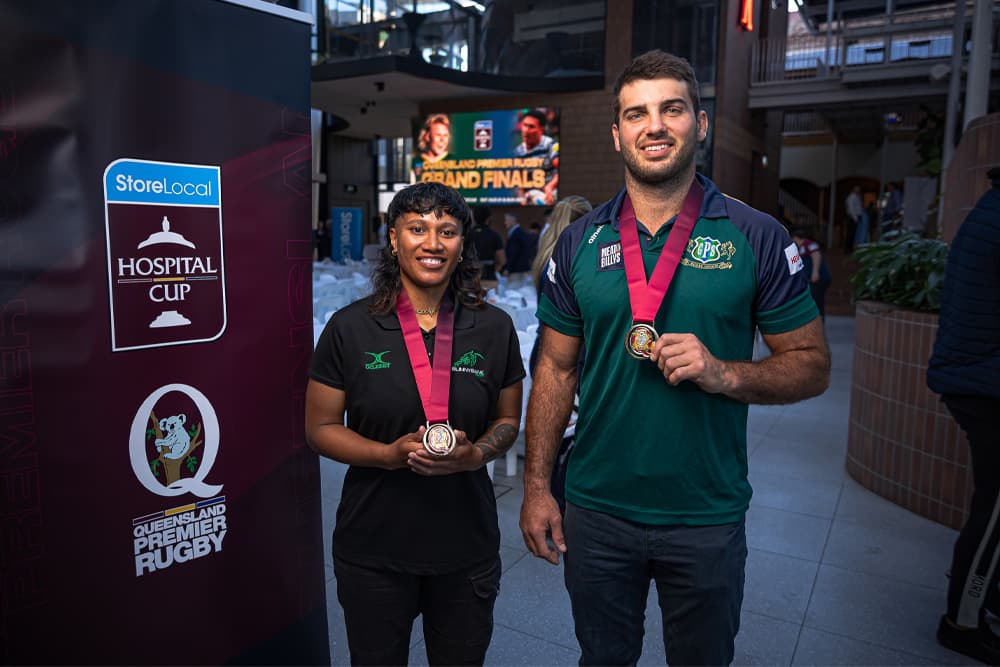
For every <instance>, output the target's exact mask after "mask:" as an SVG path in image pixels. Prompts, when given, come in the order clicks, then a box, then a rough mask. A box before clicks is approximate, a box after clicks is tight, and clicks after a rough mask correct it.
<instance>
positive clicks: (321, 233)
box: [313, 220, 331, 262]
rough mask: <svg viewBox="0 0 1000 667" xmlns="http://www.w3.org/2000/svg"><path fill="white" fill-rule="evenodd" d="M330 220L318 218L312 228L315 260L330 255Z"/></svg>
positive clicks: (321, 259) (319, 260)
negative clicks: (314, 226)
mask: <svg viewBox="0 0 1000 667" xmlns="http://www.w3.org/2000/svg"><path fill="white" fill-rule="evenodd" d="M330 240H331V239H330V221H329V220H320V221H319V222H317V223H316V229H315V230H313V241H314V244H315V247H316V254H315V258H316V261H318V262H322V261H323V260H324V259H325V258H327V257H329V256H330V250H331V248H330Z"/></svg>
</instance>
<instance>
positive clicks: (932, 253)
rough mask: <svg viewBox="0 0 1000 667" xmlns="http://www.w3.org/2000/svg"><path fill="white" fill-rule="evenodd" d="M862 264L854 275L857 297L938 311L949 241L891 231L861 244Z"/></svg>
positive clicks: (857, 258)
mask: <svg viewBox="0 0 1000 667" xmlns="http://www.w3.org/2000/svg"><path fill="white" fill-rule="evenodd" d="M852 258H853V259H854V260H855V261H856V262H857V263H858V264H859V268H858V271H857V272H856V273H855V274H854V275H852V276H851V285H852V287H853V291H854V300H855V301H863V300H866V301H880V302H882V303H888V304H892V305H894V306H899V307H900V308H907V309H910V310H918V311H923V312H929V313H936V312H938V311H940V309H941V284H942V282H943V281H944V268H945V264H946V263H947V261H948V244H947V243H945V242H944V241H940V240H938V239H926V238H923V237H921V236H918V235H917V234H914V233H913V232H889V233H887V234H885V235H884V236H883V237H882V238H881V239H880V240H879V241H878V242H877V243H868V244H865V245H861V246H858V247H857V249H855V251H854V255H853V256H852Z"/></svg>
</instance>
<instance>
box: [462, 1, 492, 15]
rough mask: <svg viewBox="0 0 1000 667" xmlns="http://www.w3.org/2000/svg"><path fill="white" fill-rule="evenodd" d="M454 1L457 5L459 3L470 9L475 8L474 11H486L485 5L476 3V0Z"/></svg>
mask: <svg viewBox="0 0 1000 667" xmlns="http://www.w3.org/2000/svg"><path fill="white" fill-rule="evenodd" d="M456 2H458V4H459V5H461V6H462V7H464V8H466V9H470V8H471V9H475V10H476V11H480V12H485V11H486V6H485V5H482V4H480V3H478V2H475V0H456Z"/></svg>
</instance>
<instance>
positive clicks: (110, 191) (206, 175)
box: [104, 159, 221, 206]
mask: <svg viewBox="0 0 1000 667" xmlns="http://www.w3.org/2000/svg"><path fill="white" fill-rule="evenodd" d="M104 189H105V195H106V198H107V201H109V202H117V203H142V204H175V205H185V206H218V205H219V202H220V201H221V199H220V196H219V194H220V193H219V189H220V188H219V178H218V169H217V168H207V167H205V166H204V165H185V164H177V163H168V162H153V161H149V160H135V159H121V160H115V161H114V162H112V163H111V164H109V165H108V167H107V169H106V171H105V173H104Z"/></svg>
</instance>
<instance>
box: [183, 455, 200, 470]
mask: <svg viewBox="0 0 1000 667" xmlns="http://www.w3.org/2000/svg"><path fill="white" fill-rule="evenodd" d="M184 463H185V465H187V469H188V470H189V471H190V472H194V471H195V470H196V469H197V468H198V457H197V456H189V457H187V458H186V459H184Z"/></svg>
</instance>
